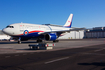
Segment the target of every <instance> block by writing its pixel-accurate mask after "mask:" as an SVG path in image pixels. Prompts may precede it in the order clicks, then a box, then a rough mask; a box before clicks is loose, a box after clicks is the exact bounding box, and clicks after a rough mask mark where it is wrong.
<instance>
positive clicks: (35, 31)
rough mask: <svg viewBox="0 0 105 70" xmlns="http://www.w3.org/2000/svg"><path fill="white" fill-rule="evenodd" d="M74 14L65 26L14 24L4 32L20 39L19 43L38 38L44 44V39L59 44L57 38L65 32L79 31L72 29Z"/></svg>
mask: <svg viewBox="0 0 105 70" xmlns="http://www.w3.org/2000/svg"><path fill="white" fill-rule="evenodd" d="M72 18H73V14H70V16H69V18H68V19H67V21H66V23H65V24H64V26H62V27H59V26H51V25H47V24H45V25H39V24H29V23H14V24H10V25H8V26H7V27H6V28H4V29H2V31H3V32H4V33H5V34H7V35H10V36H12V37H13V38H17V39H18V43H19V44H20V43H21V41H25V40H29V39H31V38H36V39H37V42H42V39H44V40H47V41H53V42H58V40H57V38H58V37H60V36H61V34H62V33H64V32H70V31H75V30H78V29H71V25H72Z"/></svg>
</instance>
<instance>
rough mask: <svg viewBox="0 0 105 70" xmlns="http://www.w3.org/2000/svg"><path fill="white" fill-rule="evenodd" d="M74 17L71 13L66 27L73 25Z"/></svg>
mask: <svg viewBox="0 0 105 70" xmlns="http://www.w3.org/2000/svg"><path fill="white" fill-rule="evenodd" d="M72 18H73V14H70V16H69V18H68V19H67V21H66V23H65V25H64V27H67V28H71V25H72Z"/></svg>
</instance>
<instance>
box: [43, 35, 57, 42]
mask: <svg viewBox="0 0 105 70" xmlns="http://www.w3.org/2000/svg"><path fill="white" fill-rule="evenodd" d="M56 39H57V35H56V34H55V33H50V34H46V35H45V40H49V41H53V40H56Z"/></svg>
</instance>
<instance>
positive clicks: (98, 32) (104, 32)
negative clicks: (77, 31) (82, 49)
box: [85, 27, 105, 38]
mask: <svg viewBox="0 0 105 70" xmlns="http://www.w3.org/2000/svg"><path fill="white" fill-rule="evenodd" d="M85 38H105V27H95V28H92V29H88V30H86V32H85Z"/></svg>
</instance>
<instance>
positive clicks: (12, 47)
mask: <svg viewBox="0 0 105 70" xmlns="http://www.w3.org/2000/svg"><path fill="white" fill-rule="evenodd" d="M35 43H36V42H34V41H24V42H22V44H17V42H7V41H4V42H3V41H2V42H0V70H42V69H43V70H105V57H104V56H105V39H104V38H100V39H81V40H60V41H59V42H58V43H55V44H56V46H55V47H54V49H52V50H31V49H29V47H28V45H29V44H35ZM49 43H51V42H49Z"/></svg>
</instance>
